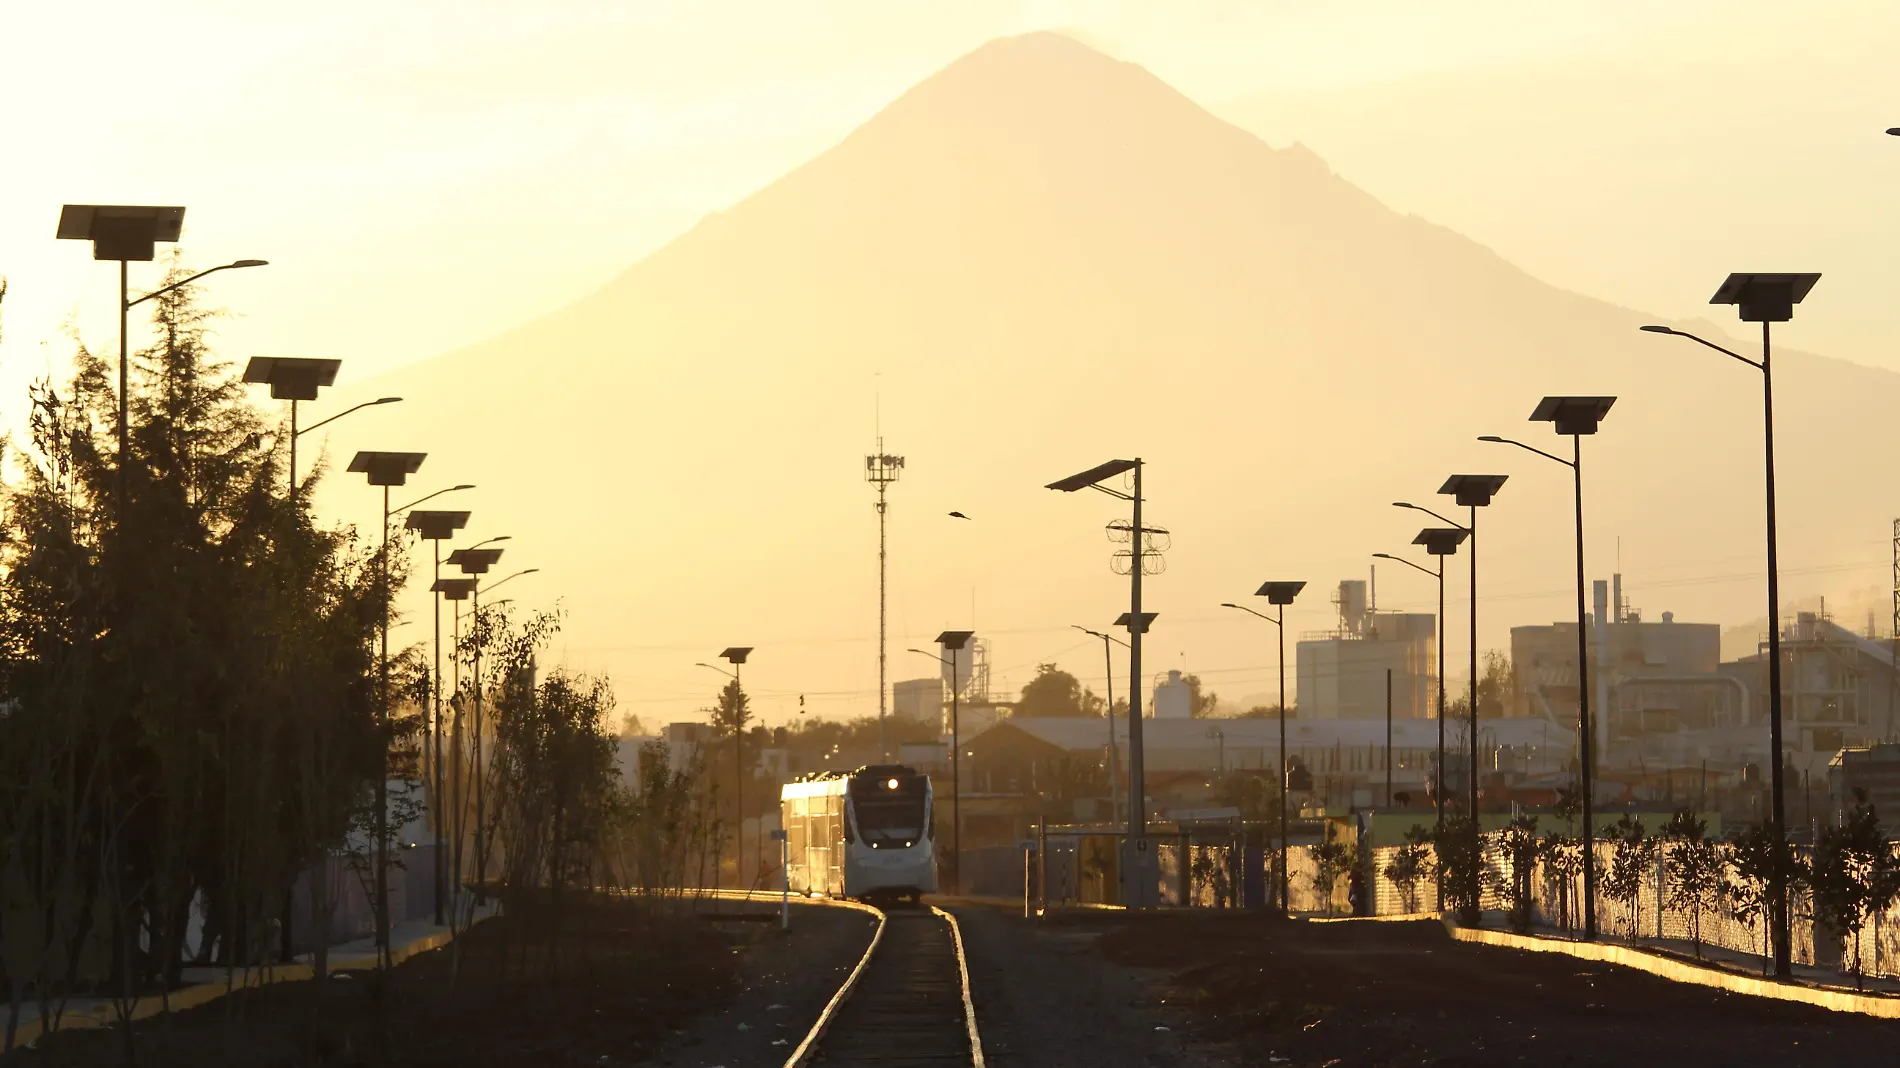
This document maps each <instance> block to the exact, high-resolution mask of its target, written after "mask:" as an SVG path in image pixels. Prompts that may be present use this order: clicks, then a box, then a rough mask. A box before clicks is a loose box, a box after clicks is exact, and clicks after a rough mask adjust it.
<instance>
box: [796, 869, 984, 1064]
mask: <svg viewBox="0 0 1900 1068" xmlns="http://www.w3.org/2000/svg"><path fill="white" fill-rule="evenodd" d="M833 904H842V905H848V906H850V907H853V908H859V909H863V910H865V911H868V912H872V913H875V914H876V915H877V916H878V925H877V931H876V932H875V933H874V934H873V935H872V936H871V944H870V946H869V947H867V948H866V949H865V951H864V955H863V956H862V957H861V958H859V960H858V963H857V965H856V967H854V968H852V969H851V972H850V974H849V975H847V976H846V977H845V980H844V982H843V983H842V984H841V985H840V986H839V987H838V990H837V992H836V993H834V994H833V995H832V996H831V1000H830V1001H829V1002H827V1003H826V1005H825V1007H824V1010H823V1011H822V1012H820V1013H819V1014H818V1019H817V1020H816V1022H814V1023H813V1024H812V1027H811V1030H810V1031H809V1032H807V1033H806V1035H805V1038H804V1040H803V1041H801V1042H800V1043H799V1044H798V1046H797V1048H796V1049H794V1050H793V1051H792V1055H791V1056H790V1057H789V1058H788V1059H787V1060H786V1061H785V1068H805V1066H807V1065H812V1064H814V1063H824V1064H831V1063H836V1064H840V1065H844V1064H877V1063H883V1062H884V1061H883V1058H884V1057H885V1056H887V1055H888V1052H889V1048H890V1047H893V1046H895V1047H897V1048H901V1049H904V1050H905V1051H906V1052H913V1053H914V1052H917V1051H918V1047H919V1044H920V1043H922V1044H926V1045H928V1046H931V1047H935V1048H936V1049H937V1050H941V1051H944V1052H947V1050H946V1049H945V1047H948V1046H950V1045H951V1043H952V1042H955V1040H953V1039H951V1038H950V1037H949V1035H950V1034H951V1033H954V1032H952V1031H951V1030H950V1028H951V1026H952V1023H951V1019H950V1018H949V1016H948V1014H947V1013H942V1012H936V1013H933V1012H931V1011H929V1010H928V1009H926V1011H924V1012H922V1013H919V1012H918V1011H917V1006H918V1003H920V1002H923V1003H926V1005H927V1003H928V1002H930V1001H931V1000H932V999H933V997H934V998H935V1000H936V1001H937V1003H938V1004H939V1005H940V1006H943V1000H944V995H945V994H946V993H948V991H949V990H954V992H955V997H956V999H957V1002H958V1008H960V1010H961V1011H960V1012H959V1013H957V1015H958V1016H960V1017H961V1019H960V1020H956V1021H955V1030H958V1031H961V1032H962V1035H961V1036H959V1037H960V1038H962V1039H963V1040H965V1041H967V1043H968V1047H969V1057H970V1064H971V1065H972V1068H985V1062H984V1058H983V1038H982V1034H981V1032H980V1031H979V1030H978V1028H977V1021H976V1001H975V998H974V997H973V996H972V993H971V989H970V963H969V956H968V953H967V951H966V950H965V948H964V943H963V929H962V926H961V925H960V924H958V923H957V918H956V917H955V916H953V915H951V914H950V913H948V912H945V911H944V910H942V909H940V908H936V907H935V906H932V907H930V908H929V910H928V911H927V912H925V911H924V910H914V909H904V910H900V911H899V913H898V915H897V917H896V919H895V926H893V916H892V914H891V913H887V912H885V911H884V910H882V909H876V908H872V907H871V906H868V905H861V904H857V903H855V902H833ZM937 923H941V924H942V925H943V926H942V927H941V928H937V927H936V926H935V925H936V924H937ZM925 924H928V925H929V927H928V928H926V927H925V926H923V925H925ZM892 932H895V934H892ZM946 932H947V934H948V939H947V940H945V939H944V938H943V935H944V934H945V933H946ZM946 941H947V943H948V947H949V949H950V951H951V953H950V956H951V959H952V961H953V963H954V967H955V968H956V973H957V974H956V979H955V982H954V984H950V983H947V982H945V981H944V980H945V979H946V978H947V977H945V976H943V975H942V967H941V963H940V962H941V960H942V954H943V950H944V948H945V942H946ZM894 953H895V954H897V956H895V957H893V956H892V954H894ZM880 954H881V955H880ZM874 968H876V969H878V970H879V972H880V974H879V978H878V979H877V981H876V984H875V986H876V989H874V990H872V992H871V995H867V996H869V997H870V998H871V1000H870V1001H868V1002H866V1001H864V999H863V998H859V999H858V1000H857V1001H855V1002H854V1001H853V995H854V994H857V993H858V992H859V988H860V986H862V985H863V980H864V979H865V976H866V975H867V974H869V973H870V972H871V971H872V970H873V969H874ZM946 988H948V989H946ZM943 1007H945V1008H947V1006H943ZM853 1011H855V1012H856V1013H857V1015H856V1017H855V1018H854V1019H852V1020H850V1021H848V1022H847V1023H845V1024H842V1025H841V1024H839V1021H840V1019H842V1018H844V1017H846V1016H847V1015H850V1013H851V1012H853ZM933 1020H934V1022H932V1021H933ZM828 1040H829V1041H828ZM840 1043H842V1045H840ZM955 1044H956V1045H962V1044H963V1043H962V1042H956V1043H955Z"/></svg>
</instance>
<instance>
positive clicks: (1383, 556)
mask: <svg viewBox="0 0 1900 1068" xmlns="http://www.w3.org/2000/svg"><path fill="white" fill-rule="evenodd" d="M1467 533H1468V532H1467V531H1465V530H1464V529H1463V528H1430V529H1427V530H1421V531H1419V532H1418V536H1417V537H1415V538H1413V539H1412V544H1414V545H1423V546H1425V551H1426V552H1428V553H1430V554H1431V555H1432V556H1435V557H1437V558H1438V570H1436V571H1433V570H1431V569H1430V568H1426V567H1421V566H1420V565H1418V564H1415V563H1413V562H1412V561H1410V560H1407V559H1406V558H1405V557H1403V556H1393V555H1392V554H1391V553H1373V554H1372V555H1373V556H1374V557H1377V558H1378V559H1380V560H1391V561H1392V562H1394V563H1399V564H1404V565H1405V566H1406V567H1409V568H1411V569H1412V570H1414V571H1417V572H1419V573H1421V574H1425V575H1430V576H1431V577H1432V578H1434V579H1437V580H1438V623H1437V638H1436V640H1435V642H1434V644H1436V645H1437V646H1438V781H1437V782H1435V783H1433V784H1432V797H1433V800H1434V801H1436V802H1437V804H1436V806H1435V807H1436V808H1437V817H1436V823H1435V827H1436V832H1437V834H1439V835H1440V836H1441V837H1442V836H1443V835H1444V833H1445V557H1447V556H1450V555H1451V554H1452V553H1453V552H1455V551H1457V548H1458V543H1459V542H1461V541H1463V540H1464V539H1465V535H1466V534H1467ZM1428 535H1429V537H1428ZM1440 550H1443V551H1440ZM1439 874H1440V877H1439V879H1438V880H1437V883H1438V907H1439V908H1440V909H1443V908H1444V907H1445V880H1444V878H1443V873H1442V872H1441V873H1439Z"/></svg>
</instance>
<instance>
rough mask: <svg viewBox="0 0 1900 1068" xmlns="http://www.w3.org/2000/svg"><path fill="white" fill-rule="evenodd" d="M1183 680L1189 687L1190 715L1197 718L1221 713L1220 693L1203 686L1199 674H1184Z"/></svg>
mask: <svg viewBox="0 0 1900 1068" xmlns="http://www.w3.org/2000/svg"><path fill="white" fill-rule="evenodd" d="M1181 681H1182V682H1183V683H1185V684H1186V685H1187V688H1188V715H1190V716H1192V717H1194V718H1195V719H1205V718H1208V717H1211V716H1218V715H1220V694H1217V693H1215V692H1213V691H1212V690H1209V689H1207V688H1205V687H1204V686H1202V685H1201V677H1200V676H1199V675H1183V676H1181Z"/></svg>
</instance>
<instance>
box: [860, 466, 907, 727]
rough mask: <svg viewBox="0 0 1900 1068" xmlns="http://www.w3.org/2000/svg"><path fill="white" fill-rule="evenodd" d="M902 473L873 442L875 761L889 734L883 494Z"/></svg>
mask: <svg viewBox="0 0 1900 1068" xmlns="http://www.w3.org/2000/svg"><path fill="white" fill-rule="evenodd" d="M903 471H904V458H903V457H902V456H892V455H890V454H889V453H887V452H885V451H884V438H883V436H882V435H879V437H878V439H877V453H876V454H875V455H872V456H866V457H865V458H864V479H865V481H867V482H869V483H871V484H872V485H874V486H876V487H877V748H878V755H879V758H880V759H882V760H889V759H890V758H891V741H890V734H889V730H888V728H887V725H886V723H885V708H886V695H887V694H888V693H889V687H888V686H887V685H886V683H885V658H886V651H885V648H884V620H885V577H884V575H885V568H884V560H885V544H886V543H885V530H884V527H885V524H884V515H885V510H886V507H887V505H886V502H885V500H884V493H885V491H886V490H887V489H889V488H890V485H891V483H893V482H896V481H897V477H898V475H900V474H902V473H903Z"/></svg>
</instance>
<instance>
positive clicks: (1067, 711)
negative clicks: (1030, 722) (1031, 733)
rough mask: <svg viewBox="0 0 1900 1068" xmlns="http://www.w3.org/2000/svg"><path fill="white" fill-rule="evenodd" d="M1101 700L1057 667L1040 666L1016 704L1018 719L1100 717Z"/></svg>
mask: <svg viewBox="0 0 1900 1068" xmlns="http://www.w3.org/2000/svg"><path fill="white" fill-rule="evenodd" d="M1101 714H1102V699H1101V698H1099V697H1097V696H1095V694H1094V693H1092V692H1090V691H1089V690H1087V689H1084V688H1083V686H1082V684H1081V683H1080V682H1078V681H1076V678H1075V676H1074V675H1071V674H1069V673H1068V672H1066V671H1063V670H1062V669H1061V668H1058V667H1056V666H1055V665H1054V664H1037V665H1036V677H1035V678H1034V679H1031V680H1030V682H1029V685H1027V686H1025V687H1023V696H1022V700H1020V701H1018V702H1016V715H1018V716H1030V717H1036V716H1099V715H1101Z"/></svg>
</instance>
